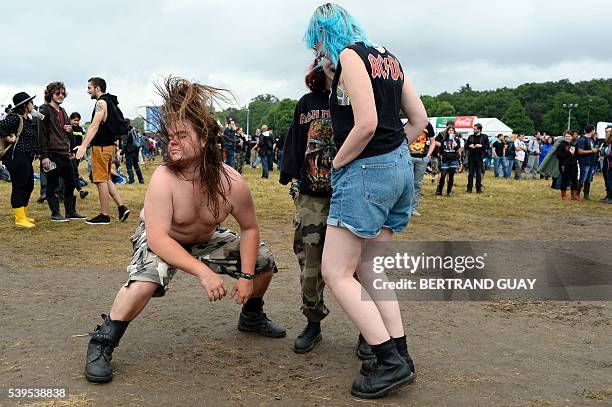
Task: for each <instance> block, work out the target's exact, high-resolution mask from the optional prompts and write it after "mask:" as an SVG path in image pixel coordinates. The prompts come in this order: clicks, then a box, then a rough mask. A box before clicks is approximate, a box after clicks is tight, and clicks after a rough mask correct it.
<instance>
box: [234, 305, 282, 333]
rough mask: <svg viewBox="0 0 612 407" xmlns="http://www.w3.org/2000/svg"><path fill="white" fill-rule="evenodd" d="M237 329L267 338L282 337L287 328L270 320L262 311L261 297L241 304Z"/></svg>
mask: <svg viewBox="0 0 612 407" xmlns="http://www.w3.org/2000/svg"><path fill="white" fill-rule="evenodd" d="M238 330H239V331H242V332H255V333H257V334H259V335H261V336H267V337H269V338H284V337H285V336H286V335H287V330H286V329H285V328H283V327H282V326H280V325H278V324H276V323H274V322H272V321H271V320H270V319H268V317H267V316H266V314H265V313H264V312H263V299H262V298H251V299H249V300H248V301H247V302H246V304H244V305H243V306H242V312H240V319H239V320H238Z"/></svg>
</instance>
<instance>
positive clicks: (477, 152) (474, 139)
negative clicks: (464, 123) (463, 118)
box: [465, 133, 489, 161]
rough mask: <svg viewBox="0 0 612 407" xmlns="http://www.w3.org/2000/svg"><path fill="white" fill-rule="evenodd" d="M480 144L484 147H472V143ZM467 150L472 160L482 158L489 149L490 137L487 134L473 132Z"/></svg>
mask: <svg viewBox="0 0 612 407" xmlns="http://www.w3.org/2000/svg"><path fill="white" fill-rule="evenodd" d="M475 144H480V145H482V147H476V148H470V146H471V145H475ZM465 146H466V151H467V152H468V156H469V157H468V158H469V159H470V160H481V161H482V159H483V157H484V155H485V154H487V152H488V150H489V137H488V136H487V135H486V134H482V133H481V134H478V135H476V134H472V135H471V136H470V137H468V140H467V143H466V145H465Z"/></svg>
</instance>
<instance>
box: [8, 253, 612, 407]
mask: <svg viewBox="0 0 612 407" xmlns="http://www.w3.org/2000/svg"><path fill="white" fill-rule="evenodd" d="M281 256H282V254H281ZM279 260H281V263H287V264H290V263H291V262H292V259H291V258H288V257H287V258H282V259H279ZM0 272H1V273H2V276H3V278H2V280H3V281H4V293H3V296H2V299H1V300H0V305H1V307H0V317H1V326H2V342H1V344H0V388H3V389H6V388H9V387H45V386H66V387H68V389H69V393H70V394H71V395H73V396H74V395H79V394H80V395H84V396H82V397H83V399H84V400H88V402H86V403H83V405H84V404H91V405H105V406H109V405H114V406H119V405H120V406H132V405H134V406H143V405H182V406H191V405H194V406H195V405H199V406H201V405H211V406H212V405H215V406H216V405H244V406H258V405H261V406H269V405H278V406H285V405H286V406H295V405H308V406H319V405H342V406H344V405H354V406H364V405H388V406H409V405H415V406H416V405H419V406H420V405H453V406H456V405H462V406H463V405H465V406H473V405H527V406H549V405H572V406H574V405H610V403H611V402H612V352H610V348H611V339H610V338H611V334H612V311H611V309H610V303H609V302H608V303H538V302H530V303H523V302H499V303H470V302H456V303H440V302H412V303H402V304H401V307H402V312H403V315H404V318H405V321H406V327H407V332H408V333H409V339H410V343H411V349H412V352H413V354H414V358H415V361H416V363H417V369H418V379H417V380H416V382H415V383H414V384H412V385H411V386H409V387H408V388H406V389H405V390H402V391H400V392H398V393H395V394H393V395H392V396H390V397H388V398H385V399H383V400H379V401H376V402H368V401H361V400H357V399H354V398H353V397H351V396H350V394H349V392H348V389H349V387H350V384H351V381H352V379H353V378H354V377H355V374H356V372H357V370H358V366H359V362H358V360H357V358H356V357H355V356H354V345H355V342H356V336H357V333H356V332H355V330H354V328H353V327H352V326H351V324H350V323H349V322H348V321H347V320H346V318H345V317H344V315H343V314H342V313H341V311H340V310H339V309H338V306H337V305H336V303H335V302H334V301H333V300H331V299H330V301H329V303H330V304H329V305H330V308H331V310H332V312H331V315H330V316H329V318H328V319H326V320H325V321H324V323H323V335H324V339H323V342H322V343H321V345H320V346H319V347H318V348H316V350H315V351H314V352H312V353H310V354H307V355H296V354H295V353H293V351H292V350H291V345H292V341H293V340H294V338H295V337H296V335H297V334H299V332H300V331H301V329H302V327H303V324H304V318H303V317H302V315H301V314H300V312H299V297H298V296H296V295H295V293H296V292H298V279H297V278H296V273H297V267H291V268H290V269H286V270H282V272H281V273H279V274H278V275H277V278H275V280H274V281H273V283H272V286H271V288H270V293H271V295H270V298H269V299H268V300H267V304H266V309H267V311H268V314H269V316H270V317H272V318H273V319H275V320H277V321H279V322H282V323H283V324H284V325H285V326H286V327H287V329H288V332H289V335H288V337H287V338H284V339H276V340H272V339H263V338H259V337H256V336H253V335H248V334H243V333H240V332H238V331H237V330H236V323H237V317H238V313H239V308H238V306H237V305H235V304H231V303H230V302H227V301H224V302H222V303H219V304H214V305H211V304H209V303H208V301H206V300H205V299H204V298H203V293H202V291H201V288H199V286H198V285H197V283H196V281H195V280H194V279H193V278H191V277H190V276H188V275H186V274H179V275H177V276H176V278H175V280H174V281H173V285H172V290H171V292H170V293H169V294H168V295H167V296H166V297H165V298H161V299H153V300H152V301H151V303H150V304H149V306H148V307H147V309H146V310H145V312H144V313H143V315H142V316H141V317H140V318H139V319H138V320H137V321H136V322H134V323H132V325H131V326H130V328H129V330H128V333H127V334H126V336H125V337H124V340H123V342H122V344H121V346H120V347H119V348H117V349H116V351H115V359H114V366H115V370H116V374H115V378H114V380H113V381H112V382H111V383H110V384H106V385H92V384H89V383H87V382H86V380H85V378H84V377H83V373H82V370H83V363H84V354H85V347H86V342H87V338H86V337H82V336H79V335H82V334H86V333H87V332H88V331H89V330H90V329H92V327H93V325H94V323H95V322H96V318H97V317H98V313H100V312H104V311H106V310H107V309H108V307H109V306H110V302H111V301H112V298H113V296H114V294H115V292H116V289H117V287H118V286H120V284H121V283H122V281H123V279H124V277H125V276H124V273H125V271H124V270H122V269H120V268H118V269H113V270H109V269H102V270H100V269H98V270H91V269H89V270H87V269H81V270H75V269H53V270H43V269H38V270H17V269H13V268H8V267H7V266H6V264H5V265H4V266H2V268H0ZM32 287H34V288H32ZM5 403H6V404H7V405H8V403H9V402H7V401H6V400H0V404H5ZM77 405H80V404H77Z"/></svg>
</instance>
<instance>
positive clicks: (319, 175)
mask: <svg viewBox="0 0 612 407" xmlns="http://www.w3.org/2000/svg"><path fill="white" fill-rule="evenodd" d="M335 156H336V146H335V144H334V135H333V132H332V127H331V119H330V113H329V92H322V93H314V92H311V93H308V94H306V95H304V96H302V98H301V99H300V100H299V101H298V103H297V105H296V106H295V112H294V114H293V122H292V123H291V127H290V128H289V131H288V133H287V137H286V139H285V145H284V148H283V160H282V168H281V175H280V183H281V184H283V185H286V184H288V183H289V182H290V181H291V179H293V178H295V179H298V180H300V194H306V195H314V196H331V179H330V169H331V163H332V161H333V160H334V157H335Z"/></svg>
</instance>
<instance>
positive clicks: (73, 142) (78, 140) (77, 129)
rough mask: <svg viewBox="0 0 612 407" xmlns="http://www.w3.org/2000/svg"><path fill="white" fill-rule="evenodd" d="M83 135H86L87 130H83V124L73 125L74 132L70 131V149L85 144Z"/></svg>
mask: <svg viewBox="0 0 612 407" xmlns="http://www.w3.org/2000/svg"><path fill="white" fill-rule="evenodd" d="M83 136H85V130H83V128H82V127H81V126H72V132H71V133H70V151H72V150H74V148H75V147H78V146H80V145H81V144H83Z"/></svg>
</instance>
